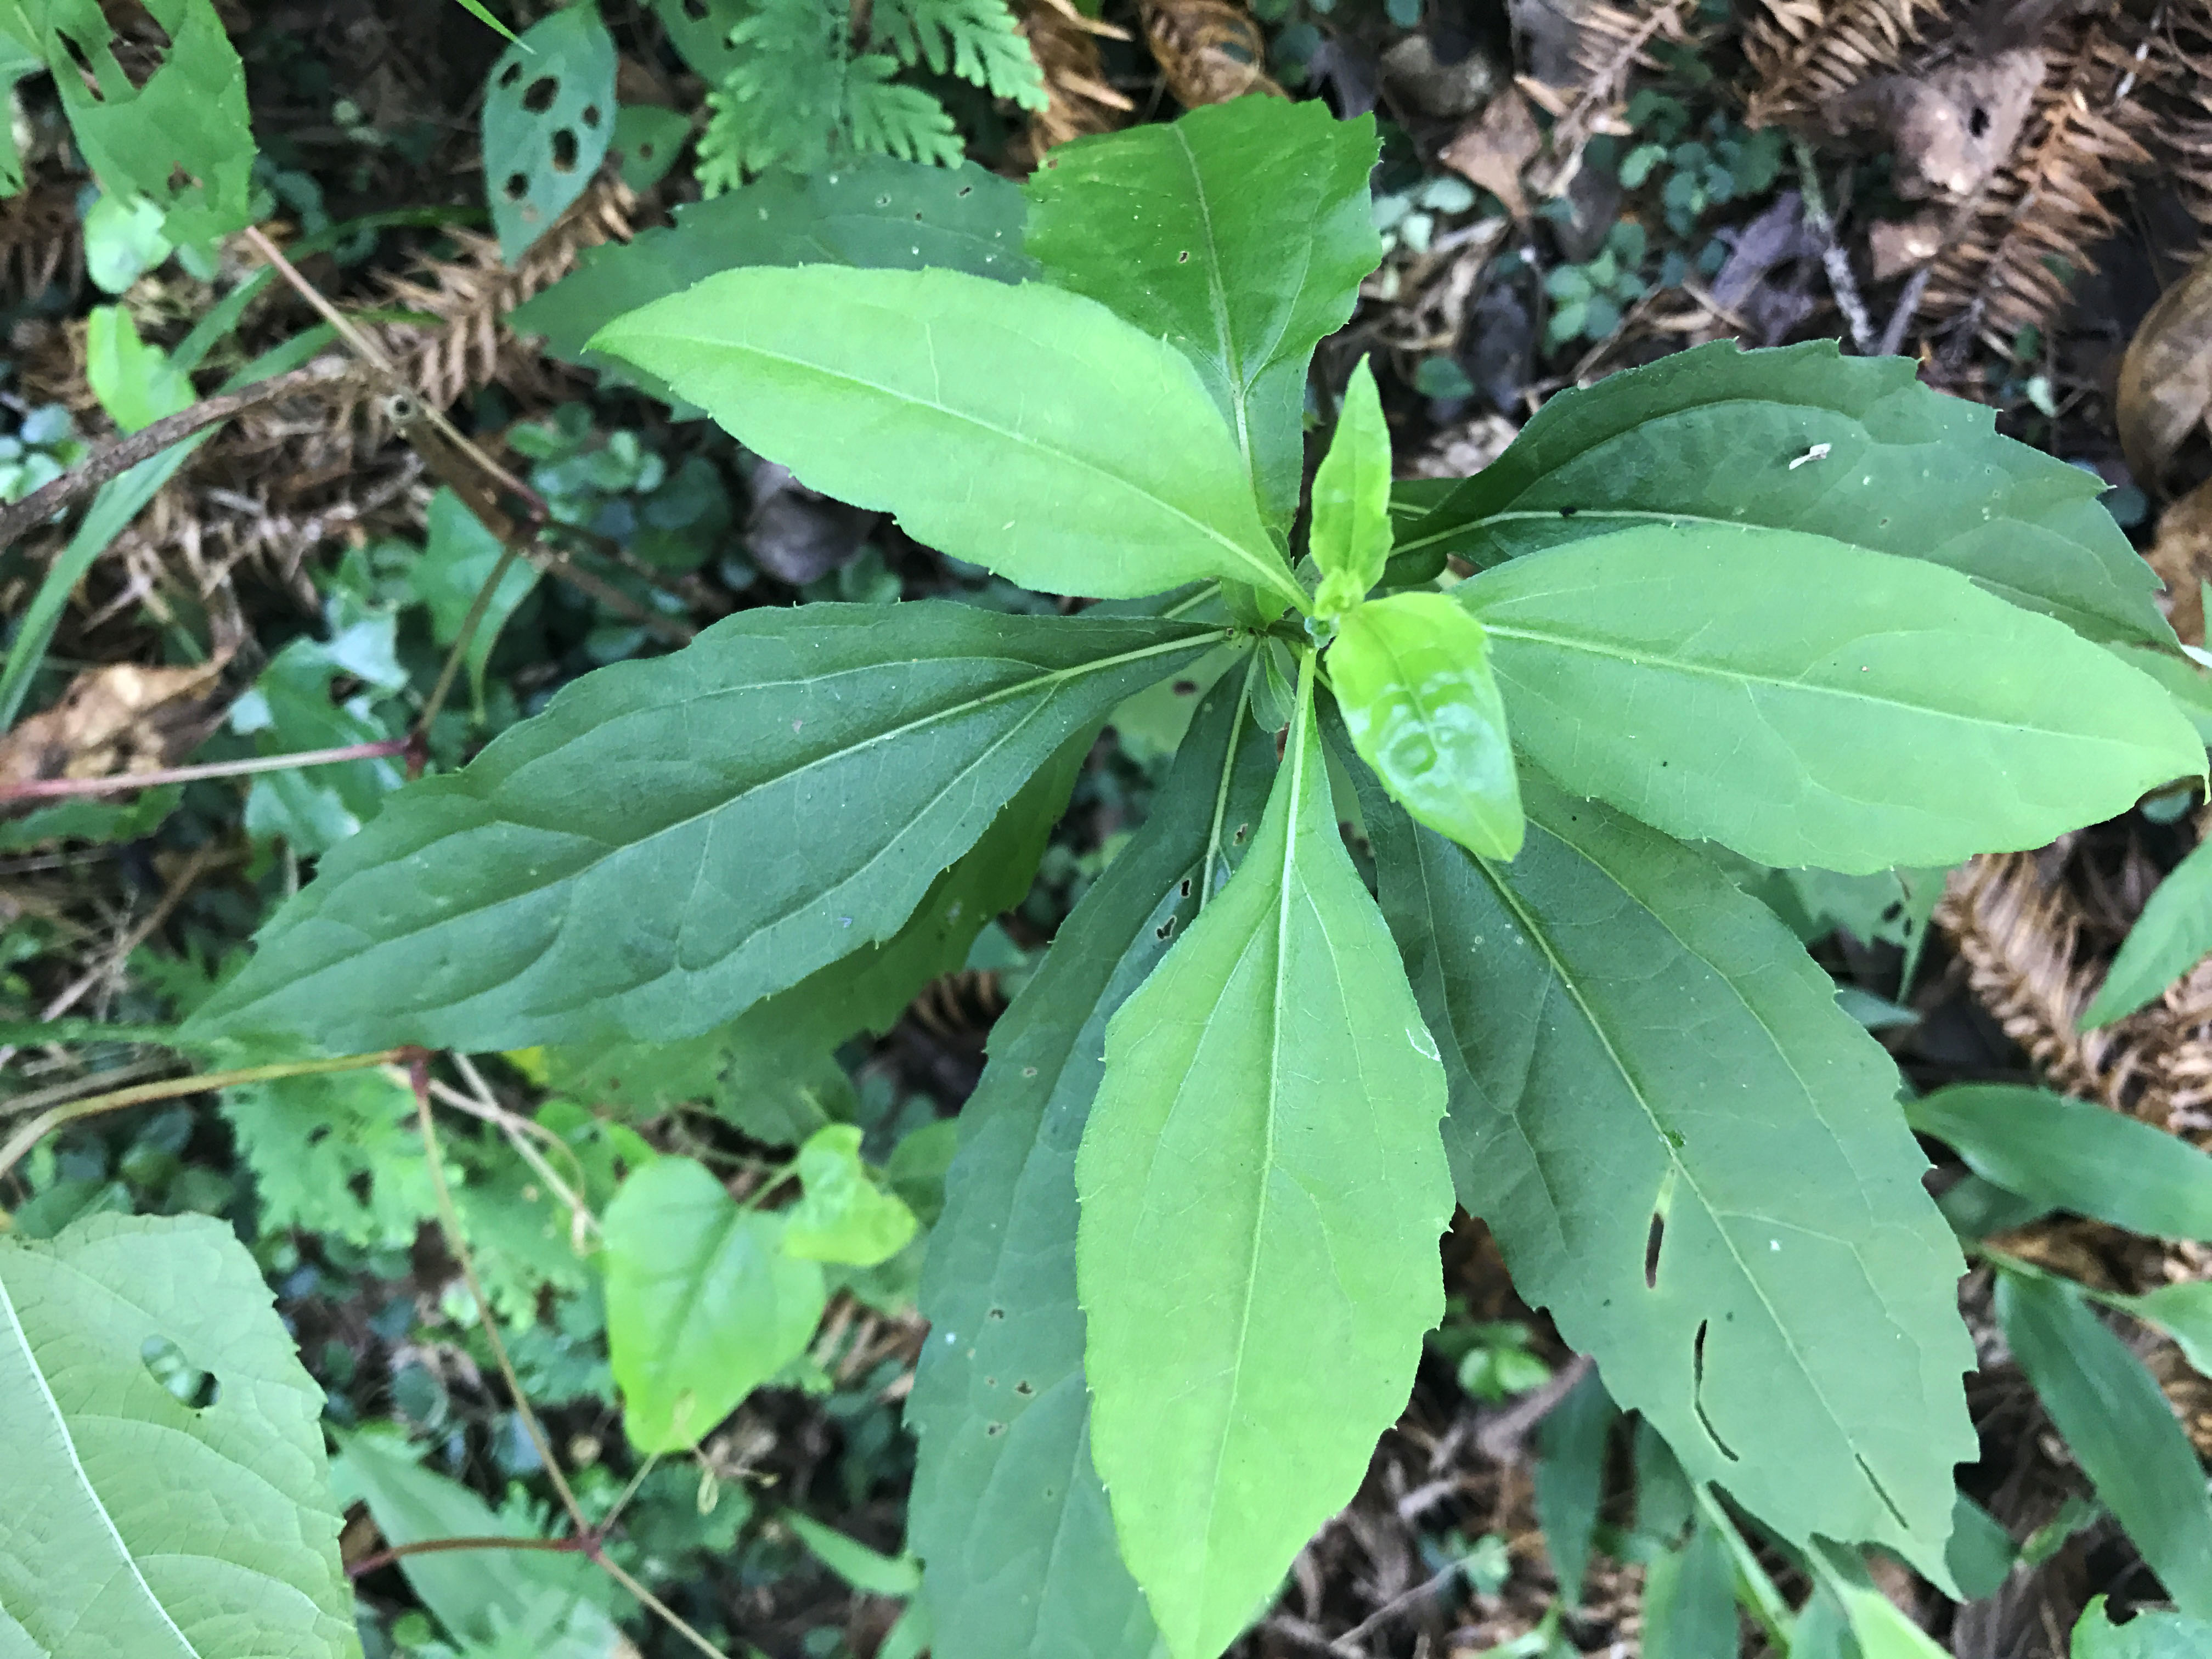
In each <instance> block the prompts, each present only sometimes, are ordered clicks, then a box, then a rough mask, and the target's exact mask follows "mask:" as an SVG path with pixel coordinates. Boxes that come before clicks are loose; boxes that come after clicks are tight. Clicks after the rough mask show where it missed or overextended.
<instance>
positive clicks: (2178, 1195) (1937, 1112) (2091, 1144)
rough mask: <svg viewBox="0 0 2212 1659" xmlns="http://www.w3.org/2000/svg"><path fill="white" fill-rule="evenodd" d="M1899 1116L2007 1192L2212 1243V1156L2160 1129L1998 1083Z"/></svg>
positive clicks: (1934, 1097)
mask: <svg viewBox="0 0 2212 1659" xmlns="http://www.w3.org/2000/svg"><path fill="white" fill-rule="evenodd" d="M1905 1116H1906V1117H1907V1119H1909V1120H1910V1121H1911V1124H1912V1127H1914V1128H1915V1129H1916V1130H1917V1131H1918V1132H1919V1133H1922V1134H1923V1135H1932V1136H1934V1137H1935V1138H1936V1139H1938V1140H1942V1141H1946V1142H1948V1143H1949V1145H1950V1146H1953V1147H1954V1148H1955V1149H1956V1150H1957V1152H1958V1153H1959V1156H1960V1158H1964V1159H1965V1160H1966V1167H1967V1168H1968V1169H1970V1170H1972V1171H1973V1172H1974V1173H1975V1174H1976V1175H1978V1176H1981V1177H1982V1178H1983V1179H1984V1180H1985V1181H1990V1182H1995V1183H1996V1185H1998V1186H2000V1187H2002V1188H2004V1189H2005V1190H2006V1191H2008V1192H2014V1193H2018V1194H2021V1196H2022V1197H2023V1198H2029V1199H2033V1200H2036V1201H2037V1202H2038V1203H2041V1204H2047V1205H2049V1206H2051V1207H2052V1208H2053V1209H2062V1210H2072V1211H2075V1212H2077V1213H2079V1214H2081V1215H2086V1216H2093V1217H2095V1218H2097V1219H2098V1220H2100V1221H2109V1222H2111V1223H2112V1225H2114V1226H2116V1227H2126V1228H2129V1229H2130V1230H2131V1231H2136V1232H2139V1233H2150V1234H2154V1235H2155V1236H2157V1237H2161V1238H2195V1239H2212V1155H2207V1154H2206V1153H2204V1152H2200V1151H2198V1150H2197V1148H2196V1147H2194V1146H2191V1145H2190V1144H2189V1143H2188V1142H2187V1141H2185V1140H2184V1139H2180V1137H2179V1136H2177V1135H2170V1134H2168V1133H2166V1131H2164V1130H2163V1129H2159V1128H2154V1127H2152V1126H2151V1125H2150V1124H2148V1123H2145V1122H2142V1121H2140V1120H2138V1119H2136V1118H2132V1117H2127V1116H2124V1115H2121V1114H2120V1113H2118V1112H2115V1111H2112V1110H2110V1109H2107V1108H2106V1107H2103V1106H2098V1105H2093V1104H2092V1103H2090V1102H2088V1101H2086V1100H2067V1099H2064V1098H2063V1097H2060V1096H2057V1095H2054V1094H2050V1093H2047V1092H2046V1091H2044V1090H2041V1089H2028V1088H2022V1087H2020V1086H2019V1085H2014V1084H2005V1083H1957V1084H1953V1085H1951V1086H1950V1087H1948V1088H1945V1089H1938V1090H1936V1092H1935V1093H1933V1094H1931V1095H1925V1096H1923V1097H1921V1098H1920V1099H1918V1100H1916V1101H1912V1102H1911V1103H1908V1104H1907V1105H1906V1107H1905Z"/></svg>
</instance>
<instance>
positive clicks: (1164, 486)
mask: <svg viewBox="0 0 2212 1659" xmlns="http://www.w3.org/2000/svg"><path fill="white" fill-rule="evenodd" d="M591 343H592V348H593V349H596V350H600V351H606V352H611V353H612V354H613V355H614V356H617V357H620V358H623V360H625V361H626V362H633V363H635V364H636V365H637V366H638V367H640V368H643V369H646V370H647V371H648V372H650V373H652V374H657V375H659V376H660V377H661V378H662V379H663V380H665V381H667V383H668V384H669V385H670V386H673V387H674V388H675V389H676V391H677V392H678V393H679V394H681V395H682V396H684V397H685V398H689V399H690V400H691V401H692V402H693V403H696V404H700V405H702V407H704V408H705V409H706V410H708V412H709V413H710V414H712V415H713V416H714V418H715V420H716V421H717V422H720V424H721V425H722V426H723V427H725V428H727V429H728V430H729V431H730V432H731V433H732V435H734V436H735V437H737V438H738V441H740V442H742V443H744V445H745V446H746V447H748V448H750V449H752V450H755V451H757V453H760V454H762V455H764V456H766V457H767V458H768V459H769V460H772V461H778V462H781V463H782V464H783V465H786V466H788V467H790V468H791V470H792V471H793V472H794V473H795V474H796V475H797V476H798V477H799V480H800V481H801V482H802V483H805V484H807V485H809V486H810V487H811V488H813V489H819V490H821V491H823V493H824V494H825V495H834V496H836V498H837V499H838V500H840V501H850V502H852V503H853V504H854V505H855V506H857V507H872V508H876V509H878V510H881V511H884V512H888V513H896V514H897V515H898V519H899V521H900V523H901V524H902V525H903V526H905V527H906V530H907V532H908V533H909V534H910V535H912V536H913V537H914V538H915V539H916V540H917V541H921V542H923V543H926V544H928V545H929V546H932V547H934V548H936V549H937V550H939V552H943V553H949V554H951V556H953V557H955V558H958V559H965V560H967V561H969V562H970V563H974V564H981V565H986V566H988V567H989V568H991V569H994V570H995V571H997V572H999V573H1000V574H1001V575H1003V576H1006V577H1007V578H1009V579H1011V580H1014V581H1017V582H1019V583H1021V584H1022V585H1023V586H1026V587H1035V588H1041V589H1042V590H1044V591H1046V592H1057V593H1079V594H1088V595H1091V596H1093V597H1096V598H1101V599H1129V598H1134V597H1137V596H1139V595H1141V594H1146V593H1158V592H1165V591H1167V590H1168V589H1170V588H1172V587H1176V586H1181V585H1182V584H1183V583H1185V582H1190V581H1196V580H1201V579H1203V578H1206V577H1211V576H1218V577H1226V578H1228V579H1230V580H1235V581H1241V582H1249V583H1252V584H1254V585H1255V586H1259V587H1260V588H1261V589H1263V590H1265V591H1266V592H1267V593H1268V594H1270V595H1271V596H1273V598H1274V599H1277V600H1278V601H1279V602H1280V603H1281V604H1284V605H1296V606H1300V607H1303V605H1304V603H1305V594H1304V590H1303V589H1301V588H1300V587H1299V586H1298V585H1297V582H1296V581H1295V580H1292V578H1291V572H1290V569H1289V567H1288V566H1287V565H1285V563H1284V562H1283V559H1282V556H1281V555H1280V554H1279V553H1278V552H1277V551H1276V550H1275V546H1274V544H1273V542H1271V541H1270V540H1269V539H1268V537H1267V532H1266V530H1265V529H1263V528H1262V527H1261V523H1260V517H1259V512H1258V509H1257V508H1256V507H1255V506H1254V504H1253V501H1252V491H1251V486H1250V483H1249V481H1248V480H1247V478H1246V477H1245V475H1244V471H1243V465H1242V464H1241V462H1240V460H1239V459H1238V456H1237V447H1236V443H1235V441H1234V440H1233V438H1232V437H1231V434H1230V430H1229V428H1228V427H1227V426H1226V425H1225V424H1224V422H1223V421H1222V419H1221V416H1220V412H1219V410H1217V409H1215V407H1214V406H1213V403H1212V399H1211V398H1208V397H1207V396H1206V388H1205V387H1204V386H1202V385H1201V384H1200V381H1199V377H1198V374H1197V371H1196V370H1194V368H1191V366H1190V364H1189V362H1188V361H1187V360H1185V359H1184V358H1183V356H1182V355H1181V354H1180V353H1178V352H1177V351H1176V349H1174V348H1173V347H1172V346H1170V345H1167V344H1165V343H1163V342H1161V341H1159V340H1158V339H1156V338H1154V337H1152V336H1151V335H1148V334H1146V333H1145V332H1143V331H1141V330H1139V329H1137V328H1135V327H1133V326H1132V325H1129V324H1127V323H1125V322H1123V321H1122V320H1121V319H1120V318H1118V317H1116V316H1115V315H1114V313H1112V312H1110V311H1109V310H1107V309H1106V307H1103V306H1102V305H1099V304H1098V303H1097V301H1091V300H1087V299H1085V298H1083V297H1082V296H1080V295H1073V294H1065V293H1062V292H1060V290H1059V289H1052V288H1047V287H1045V286H1043V285H1042V283H1022V284H1021V285H1020V286H1018V287H1016V288H1012V289H1009V288H1008V287H1006V285H1005V284H1004V283H994V282H990V281H987V280H986V279H985V278H982V277H980V276H968V275H966V274H965V273H963V272H960V271H954V270H847V269H843V268H841V267H838V266H834V265H805V266H800V267H799V268H797V269H795V270H775V269H766V268H763V269H752V270H726V271H724V272H722V273H721V274H720V276H710V277H708V278H707V279H706V280H705V281H704V282H702V283H698V284H696V286H694V287H692V288H691V289H688V290H687V291H685V292H684V293H683V294H680V295H675V296H673V297H671V298H670V299H666V300H660V301H655V302H654V303H653V304H651V305H648V306H647V307H644V308H643V309H642V310H639V311H634V312H631V313H628V314H627V315H626V316H623V317H622V318H620V319H617V320H616V321H615V322H613V323H611V324H609V325H607V326H606V327H605V328H603V329H601V330H600V331H599V333H598V334H596V335H595V336H593V337H592V342H591Z"/></svg>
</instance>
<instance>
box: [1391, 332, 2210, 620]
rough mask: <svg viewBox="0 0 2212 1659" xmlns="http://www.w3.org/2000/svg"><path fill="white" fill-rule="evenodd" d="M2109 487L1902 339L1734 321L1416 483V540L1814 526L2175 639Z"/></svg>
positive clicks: (1449, 542) (1477, 558) (1506, 547)
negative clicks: (2006, 419) (1728, 333)
mask: <svg viewBox="0 0 2212 1659" xmlns="http://www.w3.org/2000/svg"><path fill="white" fill-rule="evenodd" d="M1816 450H1818V451H1819V452H1820V453H1815V451H1816ZM1792 462H1796V465H1794V466H1793V465H1791V463H1792ZM2103 489H2104V485H2103V483H2101V482H2100V480H2098V479H2097V478H2096V477H2093V475H2091V474H2089V473H2087V472H2084V471H2081V469H2080V468H2078V467H2073V466H2069V465H2066V463H2064V462H2063V461H2060V460H2057V459H2054V458H2053V457H2051V456H2049V455H2045V454H2043V453H2039V451H2036V450H2033V449H2031V448H2029V447H2027V445H2026V444H2023V443H2018V442H2015V441H2013V440H2012V439H2010V438H2002V437H1999V436H1998V435H1997V434H1996V416H1995V415H1994V413H1993V412H1992V411H1991V410H1990V409H1988V408H1987V407H1986V406H1984V405H1983V404H1975V403H1971V402H1968V401H1967V400H1966V399H1964V398H1951V397H1946V396H1945V395H1943V394H1942V393H1941V392H1936V391H1935V390H1934V389H1933V388H1932V387H1929V386H1923V385H1921V384H1920V382H1919V380H1918V377H1917V373H1916V371H1915V366H1914V365H1913V364H1912V363H1911V362H1908V361H1906V360H1905V359H1903V358H1899V357H1845V356H1841V355H1839V353H1838V349H1837V346H1836V343H1835V342H1834V341H1832V340H1817V341H1812V342H1808V343H1806V344H1804V345H1798V346H1785V347H1784V348H1782V349H1779V350H1773V351H1741V350H1739V349H1737V348H1736V347H1735V344H1734V343H1732V342H1729V341H1720V342H1717V343H1714V344H1712V345H1709V346H1702V347H1699V348H1697V349H1693V350H1690V351H1682V352H1677V353H1675V354H1674V356H1668V357H1664V358H1662V359H1661V360H1660V361H1659V362H1656V363H1652V364H1650V365H1649V366H1648V367H1646V368H1634V369H1630V370H1627V371H1626V372H1625V373H1623V374H1609V375H1607V377H1606V378H1605V379H1604V380H1601V381H1599V382H1598V383H1597V384H1596V385H1595V386H1591V387H1589V389H1587V390H1585V391H1579V392H1573V391H1571V392H1563V393H1561V394H1560V395H1559V397H1557V398H1553V399H1552V401H1551V402H1549V403H1547V404H1545V405H1544V407H1543V409H1542V410H1541V411H1540V412H1539V413H1538V415H1537V416H1536V418H1535V419H1534V420H1533V421H1531V422H1528V425H1527V426H1526V427H1525V428H1522V432H1521V435H1520V436H1519V437H1518V438H1516V439H1515V440H1514V441H1513V445H1512V447H1510V448H1509V449H1508V450H1507V451H1506V452H1505V453H1504V455H1502V456H1500V457H1499V458H1498V459H1497V460H1496V461H1495V462H1493V463H1492V465H1489V466H1487V467H1486V468H1484V469H1483V471H1481V472H1480V474H1478V475H1477V476H1476V477H1472V478H1468V479H1467V480H1465V481H1463V482H1461V483H1451V484H1441V485H1439V484H1430V483H1420V484H1414V485H1409V486H1401V491H1400V493H1401V496H1403V497H1405V501H1404V503H1403V505H1404V507H1405V508H1406V509H1407V510H1406V512H1405V513H1404V514H1402V515H1401V521H1400V527H1399V532H1398V546H1399V549H1400V550H1401V553H1402V552H1412V551H1419V550H1423V549H1433V550H1435V551H1437V552H1438V553H1442V552H1444V551H1447V550H1449V551H1450V552H1454V553H1457V554H1459V555H1460V556H1462V557H1464V558H1468V559H1471V560H1473V561H1474V562H1475V563H1476V564H1478V565H1491V564H1495V563H1497V562H1498V561H1500V560H1503V559H1507V558H1511V557H1515V556H1518V555H1520V554H1523V553H1533V552H1537V551H1540V550H1542V549H1544V548H1547V547H1552V546H1556V545H1557V544H1559V543H1560V542H1563V541H1574V540H1579V539H1581V538H1583V537H1586V536H1594V535H1602V534H1606V533H1607V532H1611V531H1613V530H1617V529H1619V528H1620V527H1621V526H1622V525H1624V524H1626V523H1633V522H1636V521H1638V520H1657V521H1662V522H1666V523H1686V522H1687V521H1690V520H1706V521H1707V522H1708V523H1710V524H1712V525H1714V526H1719V525H1729V526H1738V527H1741V526H1753V525H1757V526H1766V527H1768V528H1771V529H1776V530H1796V531H1805V532H1811V533H1813V534H1815V535H1821V536H1830V537H1833V538H1835V539H1837V540H1838V541H1844V542H1850V543H1852V544H1856V545H1857V546H1860V547H1864V548H1869V549H1872V550H1875V551H1876V552H1881V553H1895V554H1900V555H1902V556H1905V557H1907V558H1913V559H1926V560H1929V561H1932V562H1935V563H1936V564H1941V565H1947V566H1948V567H1949V568H1952V569H1954V570H1956V571H1958V572H1959V573H1960V574H1962V575H1966V576H1970V577H1972V579H1973V580H1974V581H1975V582H1976V583H1977V584H1978V586H1982V587H1984V588H1986V589H1987V590H1988V591H1989V592H1992V593H1995V594H1996V595H1997V596H1998V597H1999V598H2001V599H2008V600H2010V601H2012V602H2013V603H2014V604H2015V605H2027V607H2028V608H2030V609H2031V610H2035V611H2046V612H2048V613H2049V614H2051V615H2052V616H2055V617H2058V618H2059V619H2060V620H2061V621H2062V622H2065V623H2070V624H2072V625H2073V626H2075V628H2078V629H2081V631H2082V632H2084V633H2086V634H2087V635H2089V636H2090V637H2092V638H2093V639H2118V640H2144V641H2154V642H2156V643H2159V644H2162V645H2164V646H2165V647H2166V648H2167V649H2168V650H2171V649H2172V646H2173V631H2172V629H2170V628H2169V627H2167V626H2166V620H2165V618H2164V617H2161V616H2160V614H2159V611H2158V607H2157V606H2156V605H2155V604H2154V603H2153V597H2152V596H2153V595H2154V594H2155V593H2156V592H2157V591H2158V579H2157V577H2156V576H2155V575H2154V574H2152V573H2151V571H2150V569H2149V567H2148V566H2147V565H2145V564H2144V563H2143V562H2142V559H2141V558H2140V557H2138V556H2136V552H2135V550H2134V549H2133V548H2131V547H2130V546H2129V544H2128V539H2127V538H2126V537H2125V536H2124V535H2123V534H2121V533H2120V530H2119V526H2117V525H2115V524H2114V523H2113V522H2112V515H2111V514H2110V513H2107V512H2106V510H2105V508H2104V507H2103V506H2102V505H2101V504H2100V502H2099V501H2098V499H2097V498H2098V496H2099V495H2100V493H2102V491H2103ZM1417 502H1418V505H1417V504H1416V503H1417ZM1408 519H1410V520H1412V521H1411V522H1408V521H1407V520H1408Z"/></svg>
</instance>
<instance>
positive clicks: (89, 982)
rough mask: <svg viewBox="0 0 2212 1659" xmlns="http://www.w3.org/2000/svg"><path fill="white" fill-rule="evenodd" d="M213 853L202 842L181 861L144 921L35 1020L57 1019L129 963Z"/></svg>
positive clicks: (171, 912) (212, 845) (211, 846)
mask: <svg viewBox="0 0 2212 1659" xmlns="http://www.w3.org/2000/svg"><path fill="white" fill-rule="evenodd" d="M216 851H217V845H216V842H211V841H210V842H202V843H201V844H200V845H199V846H198V847H197V848H194V849H193V850H192V854H191V857H190V858H188V859H186V860H185V864H184V867H183V868H182V869H180V870H179V871H178V872H177V874H176V878H175V879H174V880H173V881H172V882H170V884H169V885H168V889H167V891H165V892H164V893H163V894H162V895H161V902H159V903H157V904H155V907H154V908H153V909H152V910H150V911H149V912H148V913H147V915H146V918H145V920H143V921H141V922H139V923H138V924H137V926H136V927H132V928H131V931H130V932H129V933H125V935H124V936H123V937H122V938H121V939H118V940H117V941H116V943H115V948H114V949H113V950H112V951H109V952H108V953H107V954H106V956H105V957H102V958H101V959H100V961H98V962H96V963H94V964H93V965H92V966H91V967H89V968H88V969H85V971H84V972H83V973H82V974H80V975H77V977H76V979H75V980H74V981H71V982H70V985H69V986H68V987H66V988H65V989H64V991H63V992H62V994H60V995H59V996H58V997H56V998H55V999H54V1000H52V1002H49V1003H48V1004H47V1005H46V1006H45V1007H44V1008H42V1009H40V1011H39V1018H40V1019H42V1020H47V1019H59V1018H61V1017H62V1016H63V1015H64V1014H65V1013H67V1012H69V1011H70V1009H72V1008H74V1007H76V1005H77V1004H78V1003H79V1002H81V1001H82V1000H84V997H85V995H86V994H87V993H88V992H89V991H91V990H92V989H93V987H94V986H96V985H98V984H99V983H100V981H102V980H104V979H106V977H107V976H108V975H110V974H112V973H114V972H115V971H116V970H117V969H119V968H121V967H122V966H123V965H124V964H125V963H127V962H129V961H130V960H131V952H132V951H135V950H137V948H138V947H139V946H140V945H143V944H144V943H145V942H146V941H147V940H148V939H151V938H152V937H153V935H154V930H155V928H157V927H160V926H161V924H162V923H163V922H165V921H167V920H168V919H169V918H170V916H171V915H174V914H175V912H176V908H177V906H179V904H181V903H183V902H184V899H185V894H186V893H188V892H190V891H191V886H192V884H193V883H194V882H196V881H197V880H198V879H199V878H200V876H201V874H202V872H204V871H205V870H206V869H207V867H208V866H209V864H210V863H211V862H212V861H213V860H214V858H215V855H216Z"/></svg>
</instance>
